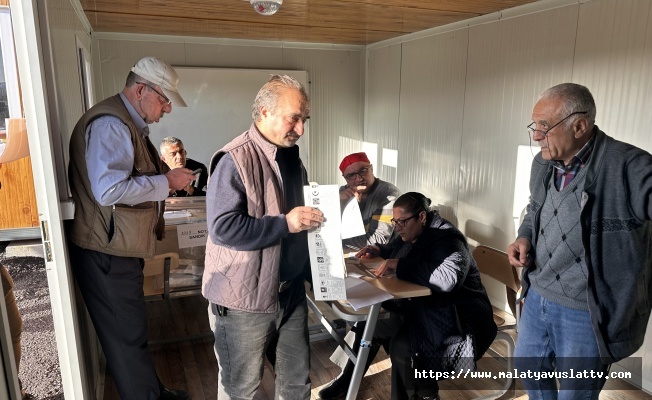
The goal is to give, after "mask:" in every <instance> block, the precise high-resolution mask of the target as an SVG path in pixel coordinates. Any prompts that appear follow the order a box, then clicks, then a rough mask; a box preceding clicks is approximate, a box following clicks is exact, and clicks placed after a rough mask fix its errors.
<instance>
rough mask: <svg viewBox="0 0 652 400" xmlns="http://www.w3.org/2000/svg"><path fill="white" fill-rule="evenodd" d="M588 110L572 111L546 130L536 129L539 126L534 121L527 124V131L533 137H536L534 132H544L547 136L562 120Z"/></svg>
mask: <svg viewBox="0 0 652 400" xmlns="http://www.w3.org/2000/svg"><path fill="white" fill-rule="evenodd" d="M587 112H588V111H575V112H572V113H570V114H568V115H567V116H565V117H564V118H562V119H561V121H559V122H557V123H556V124H554V125H553V126H551V127H550V128H548V129H546V130H545V131H544V130H542V129H535V128H536V126H537V123H536V122H532V123H531V124H530V125H528V126H527V132H528V133H529V134H530V135H531V136H532V137H534V133H535V132H539V133H540V134H542V135H543V136H544V137H546V136H548V132H550V131H551V130H552V129H553V128H554V127H556V126H557V125H559V124H561V123H562V122H564V121H566V120H567V119H568V118H570V117H571V116H573V115H575V114H586V113H587Z"/></svg>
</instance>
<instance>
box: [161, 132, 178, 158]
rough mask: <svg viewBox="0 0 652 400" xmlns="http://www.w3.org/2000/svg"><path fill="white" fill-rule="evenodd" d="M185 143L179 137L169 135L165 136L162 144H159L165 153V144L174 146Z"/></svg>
mask: <svg viewBox="0 0 652 400" xmlns="http://www.w3.org/2000/svg"><path fill="white" fill-rule="evenodd" d="M175 144H176V145H183V142H182V141H181V139H177V138H175V137H174V136H168V137H166V138H164V139H163V140H162V141H161V146H159V149H160V150H161V154H163V153H164V149H165V146H174V145H175Z"/></svg>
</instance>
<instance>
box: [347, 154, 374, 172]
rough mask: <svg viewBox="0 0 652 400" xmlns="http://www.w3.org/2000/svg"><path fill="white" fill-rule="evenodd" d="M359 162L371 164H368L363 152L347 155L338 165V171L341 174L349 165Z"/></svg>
mask: <svg viewBox="0 0 652 400" xmlns="http://www.w3.org/2000/svg"><path fill="white" fill-rule="evenodd" d="M360 161H364V162H366V163H368V164H371V163H370V162H369V159H368V158H367V155H366V154H365V153H364V152H360V153H353V154H349V155H348V156H346V157H344V159H343V160H342V162H341V163H340V171H342V173H344V170H345V169H347V168H348V166H349V165H351V164H354V163H357V162H360Z"/></svg>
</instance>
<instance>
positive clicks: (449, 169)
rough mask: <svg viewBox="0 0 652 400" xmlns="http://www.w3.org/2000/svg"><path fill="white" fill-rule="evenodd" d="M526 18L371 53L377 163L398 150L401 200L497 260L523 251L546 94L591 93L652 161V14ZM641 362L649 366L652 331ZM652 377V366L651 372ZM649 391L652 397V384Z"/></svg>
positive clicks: (647, 370)
mask: <svg viewBox="0 0 652 400" xmlns="http://www.w3.org/2000/svg"><path fill="white" fill-rule="evenodd" d="M566 3H571V2H566ZM560 5H561V6H560ZM533 7H539V9H538V10H537V9H535V8H533ZM544 7H549V9H544ZM554 7H556V8H554ZM520 10H522V12H520V11H519V8H517V9H513V10H510V12H509V13H507V14H505V15H509V16H510V18H504V19H501V18H503V17H504V15H497V16H495V21H493V22H488V23H478V24H476V25H472V24H469V25H471V26H469V27H460V28H459V29H458V30H451V31H448V32H446V31H445V30H441V29H440V30H438V31H437V32H436V33H434V34H433V35H431V36H427V35H426V34H423V35H422V37H421V38H416V39H415V38H413V37H409V38H408V39H409V41H408V40H406V41H405V42H403V43H396V41H389V42H388V43H387V45H386V46H384V45H383V44H382V43H381V44H376V45H373V46H370V48H369V50H368V52H367V53H368V54H367V63H368V66H367V95H366V101H367V107H366V115H365V120H366V121H367V123H366V135H365V140H366V141H367V142H370V144H371V145H373V144H376V145H378V147H379V152H382V150H383V149H384V148H388V149H396V150H398V166H397V171H396V177H397V179H396V180H395V181H394V183H396V184H397V185H398V187H399V188H401V189H402V190H403V191H409V190H418V191H421V192H423V193H424V194H427V195H428V196H429V197H430V198H431V199H432V200H433V204H441V205H443V207H442V211H443V214H444V215H446V216H447V217H449V218H451V219H452V220H453V221H455V222H457V224H458V226H459V227H460V229H461V230H462V231H463V232H464V233H465V234H466V235H467V236H468V237H469V239H470V242H471V243H472V244H477V243H480V244H486V245H489V246H493V247H497V248H499V249H504V248H506V246H507V245H508V244H509V243H511V242H512V241H513V240H514V238H515V219H516V220H518V217H519V216H520V211H521V209H522V208H523V207H524V206H525V204H526V202H527V196H528V194H529V189H528V180H529V169H530V163H531V159H532V154H531V150H530V149H529V139H528V135H527V132H526V129H525V127H526V125H527V124H529V123H530V122H531V117H530V115H531V111H532V107H533V105H534V103H535V102H536V100H537V98H538V96H539V94H540V93H541V92H543V91H544V90H545V89H547V88H548V87H550V86H552V85H554V84H557V83H561V82H566V81H572V82H577V83H581V84H584V85H586V86H587V87H589V89H591V91H592V92H593V95H594V97H595V99H596V103H597V110H598V112H597V124H598V125H599V126H600V127H601V128H602V129H603V130H604V131H605V132H607V133H608V134H609V135H611V136H613V137H615V138H617V139H620V140H624V141H627V142H630V143H632V144H634V145H637V146H639V147H642V148H644V149H646V150H647V151H651V150H652V136H651V135H650V133H649V132H650V131H651V130H652V112H650V110H652V96H650V93H652V90H651V89H652V68H651V67H652V2H650V1H647V0H595V1H586V2H584V1H581V2H580V1H578V2H575V3H573V4H563V2H559V1H557V2H555V1H549V2H541V3H540V4H538V5H536V4H535V5H534V6H533V5H529V6H527V7H523V8H520ZM451 29H452V28H451ZM397 90H398V92H399V93H398V94H396V91H397ZM392 96H393V97H392ZM397 98H398V101H397V100H396V99H397ZM374 121H382V125H383V127H382V128H379V127H378V126H375V125H374ZM397 125H398V129H396V128H394V127H396V126H397ZM536 151H538V150H536V149H535V152H536ZM381 176H386V171H385V170H384V169H383V170H382V175H381ZM387 176H389V175H387ZM487 286H488V289H489V291H490V295H491V296H492V300H494V301H495V302H501V301H503V302H504V296H502V295H501V293H500V292H499V291H498V290H497V289H496V288H495V287H492V285H491V283H489V284H488V285H487ZM501 297H502V299H501ZM637 355H639V356H643V355H646V356H647V357H645V359H647V360H650V359H651V358H652V357H650V356H651V355H652V329H651V328H650V327H648V332H647V340H646V342H645V344H644V346H643V348H642V349H641V350H640V351H639V353H637ZM633 362H634V363H636V362H639V363H640V362H641V361H640V360H638V361H633ZM626 363H627V361H626V362H625V364H626ZM621 364H622V363H621ZM630 366H631V365H630ZM649 376H652V361H647V363H646V362H643V377H649ZM645 385H647V386H645ZM644 387H646V388H647V389H648V390H652V382H650V380H649V378H647V379H646V378H644Z"/></svg>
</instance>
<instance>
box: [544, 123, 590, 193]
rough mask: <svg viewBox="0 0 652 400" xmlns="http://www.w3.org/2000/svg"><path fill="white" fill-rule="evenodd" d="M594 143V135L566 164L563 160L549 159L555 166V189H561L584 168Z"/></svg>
mask: <svg viewBox="0 0 652 400" xmlns="http://www.w3.org/2000/svg"><path fill="white" fill-rule="evenodd" d="M594 145H595V135H593V136H592V137H591V139H589V141H588V142H586V144H585V145H584V146H583V147H582V148H581V149H580V151H578V152H577V154H575V156H573V158H572V159H571V161H570V162H569V163H568V165H564V163H563V162H561V161H558V160H553V161H551V163H552V166H553V167H555V186H556V187H557V190H563V189H564V188H565V187H566V186H568V185H569V184H570V183H571V182H572V181H573V178H575V176H576V175H577V174H578V173H579V172H580V171H581V170H582V168H584V166H585V165H586V163H588V162H589V158H591V154H592V153H593V146H594Z"/></svg>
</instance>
